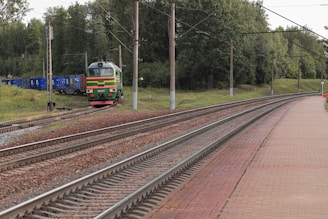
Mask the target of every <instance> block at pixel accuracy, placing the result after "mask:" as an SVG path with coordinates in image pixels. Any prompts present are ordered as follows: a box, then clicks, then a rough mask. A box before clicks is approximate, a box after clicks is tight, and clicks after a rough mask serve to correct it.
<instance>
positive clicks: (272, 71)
mask: <svg viewBox="0 0 328 219" xmlns="http://www.w3.org/2000/svg"><path fill="white" fill-rule="evenodd" d="M274 59H275V57H274V54H272V70H271V96H273V81H274Z"/></svg>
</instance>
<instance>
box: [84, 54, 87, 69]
mask: <svg viewBox="0 0 328 219" xmlns="http://www.w3.org/2000/svg"><path fill="white" fill-rule="evenodd" d="M84 64H85V73H87V70H88V52H85V53H84Z"/></svg>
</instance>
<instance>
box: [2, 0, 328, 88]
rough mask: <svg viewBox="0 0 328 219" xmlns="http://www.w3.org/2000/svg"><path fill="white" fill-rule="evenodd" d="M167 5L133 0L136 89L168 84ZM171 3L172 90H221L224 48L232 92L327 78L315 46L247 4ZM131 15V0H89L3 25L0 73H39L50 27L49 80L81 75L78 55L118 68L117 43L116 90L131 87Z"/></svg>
mask: <svg viewBox="0 0 328 219" xmlns="http://www.w3.org/2000/svg"><path fill="white" fill-rule="evenodd" d="M0 2H1V0H0ZM5 2H16V3H17V4H16V6H17V5H18V4H21V6H22V4H23V5H24V4H25V3H26V2H25V1H22V0H12V1H9V0H7V1H5ZM171 2H172V1H169V0H152V1H139V38H140V40H139V42H138V43H139V57H138V58H139V59H140V60H142V62H139V68H138V70H139V77H143V79H144V80H143V81H140V85H141V86H142V87H165V88H168V87H169V86H170V81H169V77H170V76H169V71H170V69H169V54H170V51H169V37H168V36H169V17H170V13H171V11H170V10H171ZM259 3H261V2H259ZM175 5H176V8H175V16H176V22H175V27H176V33H175V34H176V88H177V89H178V90H195V89H198V90H203V89H213V88H226V87H229V72H230V69H231V67H232V66H230V61H231V60H230V57H231V48H232V46H233V76H234V78H233V79H234V86H235V87H238V85H240V84H249V85H265V84H269V83H270V82H271V74H272V72H273V73H274V77H275V78H292V79H297V78H298V76H299V75H300V76H301V78H309V79H312V78H313V79H320V78H323V79H325V78H327V73H326V72H327V63H326V58H325V57H324V56H323V54H324V52H325V48H324V47H323V46H322V43H323V41H322V40H319V39H318V38H317V37H316V36H315V35H313V33H311V32H309V31H304V30H303V29H302V27H288V28H286V29H284V28H282V27H279V28H277V29H276V30H271V29H270V28H269V25H268V23H267V15H266V11H265V10H264V9H263V8H261V7H260V6H259V5H257V4H256V3H255V2H250V1H244V0H223V1H217V0H178V1H175ZM16 6H15V7H16ZM0 7H1V3H0ZM23 8H24V7H23V6H22V9H23ZM20 15H23V13H20ZM0 16H1V15H0ZM134 16H135V1H131V0H109V1H107V0H95V1H93V2H89V3H87V4H85V5H81V4H79V3H78V2H76V3H74V4H72V5H71V6H70V7H69V8H67V9H66V8H63V7H54V8H49V9H48V12H47V13H46V19H45V21H44V22H43V21H41V20H36V19H34V20H31V21H30V22H29V23H28V24H27V25H25V24H23V23H22V22H20V21H19V20H18V21H15V22H13V21H10V22H9V21H7V23H8V22H9V23H8V25H6V26H4V27H3V28H2V29H0V75H2V76H6V75H7V74H11V75H13V76H14V77H31V76H41V75H43V64H44V63H45V61H46V60H45V59H46V57H47V53H46V40H45V30H46V26H48V22H50V24H51V25H52V26H53V30H54V39H53V40H52V56H53V72H54V74H55V75H67V74H76V73H84V72H85V65H86V63H85V58H86V57H85V54H87V58H88V60H87V62H88V63H91V62H92V61H94V60H95V59H99V58H101V57H107V58H109V59H112V60H114V61H115V62H116V63H118V61H119V54H118V53H117V52H116V51H113V49H116V50H117V48H118V46H119V45H121V46H122V54H121V55H122V56H121V57H122V60H123V64H124V68H123V70H124V72H125V77H124V85H128V86H129V85H132V81H133V80H132V79H133V72H134V71H133V66H134V64H133V47H134V40H133V34H134V33H135V23H136V22H135V21H134ZM88 63H87V64H88Z"/></svg>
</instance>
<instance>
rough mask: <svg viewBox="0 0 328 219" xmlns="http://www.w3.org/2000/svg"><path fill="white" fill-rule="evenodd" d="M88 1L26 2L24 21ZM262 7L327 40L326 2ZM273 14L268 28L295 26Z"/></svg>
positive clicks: (292, 0) (274, 2) (275, 2)
mask: <svg viewBox="0 0 328 219" xmlns="http://www.w3.org/2000/svg"><path fill="white" fill-rule="evenodd" d="M88 1H89V0H76V1H74V0H27V2H28V3H29V4H30V8H32V11H31V12H30V13H29V14H28V16H27V18H26V19H25V20H26V21H29V20H30V19H31V18H38V19H42V15H43V14H44V13H45V12H46V9H47V8H49V7H55V6H63V7H65V8H68V6H70V5H72V4H74V3H75V2H78V3H80V4H84V3H86V2H88ZM91 1H93V0H91ZM250 1H252V0H250ZM323 5H325V6H323ZM263 6H264V7H266V8H268V9H270V10H271V11H273V12H275V13H277V14H279V15H281V16H283V17H286V18H288V19H289V20H291V21H293V22H295V23H297V24H300V25H306V26H307V27H308V28H310V29H311V30H312V31H314V32H316V33H318V34H319V35H321V36H323V37H325V38H328V30H325V29H324V26H325V25H327V26H328V0H263ZM275 13H272V12H270V11H268V10H267V15H268V16H269V23H270V24H271V26H270V27H271V28H272V29H274V28H275V27H277V26H282V27H284V28H286V27H287V26H296V25H295V24H294V23H292V22H290V21H288V20H286V19H284V18H282V17H280V16H279V15H276V14H275Z"/></svg>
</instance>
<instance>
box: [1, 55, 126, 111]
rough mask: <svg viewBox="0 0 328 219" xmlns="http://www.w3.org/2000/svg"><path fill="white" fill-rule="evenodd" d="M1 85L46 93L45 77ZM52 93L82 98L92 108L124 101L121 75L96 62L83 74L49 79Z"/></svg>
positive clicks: (107, 63) (110, 64) (111, 65)
mask: <svg viewBox="0 0 328 219" xmlns="http://www.w3.org/2000/svg"><path fill="white" fill-rule="evenodd" d="M2 84H6V85H14V86H17V87H21V88H25V89H36V90H47V79H46V78H44V77H33V78H15V79H11V78H10V79H9V78H8V79H4V80H2ZM52 84H53V90H54V91H57V92H58V93H62V94H70V95H72V94H83V95H86V96H87V97H88V101H89V103H90V105H91V106H104V105H112V104H114V103H116V102H118V101H120V100H121V99H122V98H123V72H122V70H121V69H120V68H119V67H118V66H117V65H115V64H114V63H113V62H111V61H97V62H93V63H91V64H90V65H89V66H88V69H87V71H86V74H73V75H65V76H53V77H52Z"/></svg>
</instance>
